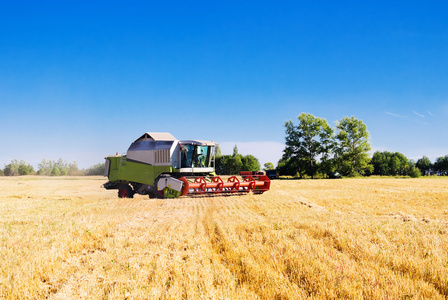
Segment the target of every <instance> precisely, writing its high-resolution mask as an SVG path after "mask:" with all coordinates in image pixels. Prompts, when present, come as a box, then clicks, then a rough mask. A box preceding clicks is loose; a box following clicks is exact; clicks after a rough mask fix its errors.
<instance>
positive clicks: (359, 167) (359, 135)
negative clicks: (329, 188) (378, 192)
mask: <svg viewBox="0 0 448 300" xmlns="http://www.w3.org/2000/svg"><path fill="white" fill-rule="evenodd" d="M336 129H337V130H338V133H337V135H336V141H337V147H336V151H335V152H336V155H337V159H338V163H339V168H340V172H341V173H342V174H343V175H347V176H356V175H363V174H364V173H365V172H366V171H368V172H369V173H370V172H371V171H373V166H372V165H369V162H370V156H369V151H370V150H371V149H372V147H371V146H370V141H369V139H370V135H369V132H368V131H367V126H366V124H364V123H363V122H362V121H361V120H358V119H356V118H355V117H354V116H351V117H350V118H349V117H344V118H342V119H341V120H340V121H338V122H336Z"/></svg>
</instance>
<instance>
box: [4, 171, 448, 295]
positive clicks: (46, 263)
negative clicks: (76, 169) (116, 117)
mask: <svg viewBox="0 0 448 300" xmlns="http://www.w3.org/2000/svg"><path fill="white" fill-rule="evenodd" d="M105 181H106V180H105V178H103V177H93V178H85V177H79V178H41V177H15V178H9V177H8V178H6V177H3V178H0V298H2V299H306V298H310V299H336V298H342V299H425V298H431V299H446V298H448V179H446V178H440V179H436V178H432V179H428V178H423V179H382V178H372V179H337V180H277V181H272V184H271V190H270V191H269V192H266V193H264V194H262V195H253V194H245V195H236V196H235V195H232V196H228V197H224V196H215V197H183V198H179V199H168V200H163V199H148V198H147V197H144V196H138V195H136V196H135V198H134V199H119V198H117V193H116V191H115V190H111V191H107V190H104V189H102V188H100V185H101V184H102V183H104V182H105Z"/></svg>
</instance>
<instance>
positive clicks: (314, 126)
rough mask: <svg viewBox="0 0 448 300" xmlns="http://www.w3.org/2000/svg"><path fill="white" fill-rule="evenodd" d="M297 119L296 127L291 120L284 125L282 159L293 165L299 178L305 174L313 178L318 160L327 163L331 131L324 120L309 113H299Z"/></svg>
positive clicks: (331, 136)
mask: <svg viewBox="0 0 448 300" xmlns="http://www.w3.org/2000/svg"><path fill="white" fill-rule="evenodd" d="M297 119H298V120H299V124H298V125H297V126H296V125H294V123H293V122H292V121H291V120H289V121H287V122H286V123H285V128H286V148H285V150H284V155H283V159H284V161H288V162H289V163H290V164H293V165H295V166H296V168H297V171H298V172H299V174H300V176H302V175H303V174H304V173H306V174H307V175H309V176H311V178H313V177H314V175H315V174H316V172H317V170H318V164H317V161H318V159H321V158H322V159H323V160H324V161H325V162H326V163H328V162H329V155H330V152H331V148H332V147H333V143H332V138H333V129H332V128H331V127H330V126H329V125H328V123H327V121H326V120H325V119H321V118H318V117H315V116H313V115H312V114H309V113H301V114H300V115H299V116H298V117H297Z"/></svg>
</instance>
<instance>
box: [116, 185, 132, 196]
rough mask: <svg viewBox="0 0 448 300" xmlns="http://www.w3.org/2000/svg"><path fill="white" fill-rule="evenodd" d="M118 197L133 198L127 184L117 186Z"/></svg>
mask: <svg viewBox="0 0 448 300" xmlns="http://www.w3.org/2000/svg"><path fill="white" fill-rule="evenodd" d="M118 197H120V198H134V191H133V190H132V188H131V186H129V185H127V184H126V185H122V186H120V187H119V188H118Z"/></svg>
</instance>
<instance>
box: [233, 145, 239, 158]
mask: <svg viewBox="0 0 448 300" xmlns="http://www.w3.org/2000/svg"><path fill="white" fill-rule="evenodd" d="M232 155H233V156H237V155H238V147H237V146H236V145H235V146H234V147H233V154H232Z"/></svg>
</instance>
